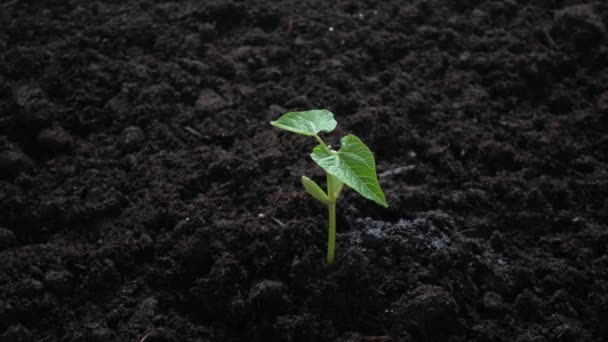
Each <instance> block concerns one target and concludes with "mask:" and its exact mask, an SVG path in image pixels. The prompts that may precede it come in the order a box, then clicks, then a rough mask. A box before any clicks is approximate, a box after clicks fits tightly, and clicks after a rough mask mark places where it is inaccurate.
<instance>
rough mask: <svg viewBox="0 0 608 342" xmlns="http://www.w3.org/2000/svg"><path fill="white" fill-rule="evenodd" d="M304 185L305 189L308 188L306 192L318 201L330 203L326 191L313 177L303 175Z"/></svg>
mask: <svg viewBox="0 0 608 342" xmlns="http://www.w3.org/2000/svg"><path fill="white" fill-rule="evenodd" d="M302 185H303V186H304V189H306V192H308V193H309V194H310V195H311V196H312V197H314V198H315V199H316V200H317V201H319V202H321V203H323V204H325V205H327V204H329V198H327V194H326V193H325V191H323V190H322V189H321V188H320V187H319V186H318V185H317V183H315V182H314V181H313V180H312V179H310V178H308V177H306V176H302Z"/></svg>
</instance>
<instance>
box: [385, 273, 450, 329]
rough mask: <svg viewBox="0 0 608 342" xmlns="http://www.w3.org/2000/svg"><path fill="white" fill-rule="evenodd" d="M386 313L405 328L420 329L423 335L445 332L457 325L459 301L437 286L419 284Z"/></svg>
mask: <svg viewBox="0 0 608 342" xmlns="http://www.w3.org/2000/svg"><path fill="white" fill-rule="evenodd" d="M389 312H390V313H391V314H392V315H395V316H396V317H394V318H395V319H396V320H398V321H400V322H403V323H404V326H403V327H401V328H404V329H406V330H420V332H421V333H422V334H424V335H425V336H436V335H444V334H447V333H448V332H449V331H450V330H451V329H452V328H454V327H455V326H456V325H457V320H456V317H457V312H458V304H456V301H455V300H454V297H452V295H451V294H450V293H449V292H448V291H446V290H445V289H443V288H442V287H439V286H433V285H421V286H419V287H418V288H416V289H415V290H414V291H413V292H412V293H411V294H406V295H403V296H402V297H401V298H400V299H399V300H398V301H397V302H395V303H393V306H392V308H391V310H389Z"/></svg>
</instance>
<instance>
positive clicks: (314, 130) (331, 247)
mask: <svg viewBox="0 0 608 342" xmlns="http://www.w3.org/2000/svg"><path fill="white" fill-rule="evenodd" d="M270 124H271V125H273V126H274V127H277V128H280V129H283V130H286V131H289V132H293V133H296V134H301V135H305V136H308V137H313V138H315V140H317V142H318V143H319V144H318V145H317V146H316V147H315V148H314V149H313V150H312V153H311V154H310V157H311V158H312V160H314V162H315V163H317V165H319V166H320V167H321V168H322V169H323V170H324V171H325V173H326V174H327V192H325V191H323V190H322V189H321V187H319V186H318V185H317V183H315V182H314V181H312V180H311V179H310V178H308V177H306V176H302V185H303V186H304V189H305V190H306V192H308V193H309V194H310V195H311V196H312V197H313V198H314V199H316V200H317V201H319V202H321V203H322V204H324V205H326V206H327V208H328V211H329V230H328V242H327V265H328V266H332V265H333V263H334V255H335V251H336V201H337V200H338V197H339V196H340V193H341V192H342V188H343V187H344V185H345V184H346V185H347V186H348V187H350V188H352V189H353V190H355V191H356V192H358V193H359V194H361V196H363V197H365V198H367V199H370V200H372V201H374V202H376V203H378V204H380V205H381V206H383V207H385V208H386V207H388V204H387V203H386V199H385V198H384V193H383V192H382V189H381V188H380V184H379V183H378V177H377V176H376V162H375V160H374V155H373V154H372V151H370V149H369V148H368V147H367V146H365V144H364V143H363V142H362V141H361V140H360V139H359V138H357V137H356V136H354V135H352V134H349V135H347V136H345V137H343V138H342V139H341V140H340V143H341V146H340V149H339V150H337V151H336V150H333V149H332V148H331V146H329V145H327V144H326V143H325V142H324V141H323V139H321V137H319V133H320V132H331V131H333V130H334V128H336V125H337V124H338V123H337V122H336V120H334V114H332V113H331V112H330V111H328V110H325V109H315V110H309V111H305V112H291V113H287V114H284V115H283V116H281V117H280V118H279V119H278V120H276V121H272V122H271V123H270Z"/></svg>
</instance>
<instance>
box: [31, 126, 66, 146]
mask: <svg viewBox="0 0 608 342" xmlns="http://www.w3.org/2000/svg"><path fill="white" fill-rule="evenodd" d="M36 141H38V144H39V145H40V147H41V148H43V149H45V150H54V151H65V150H68V149H69V148H70V147H71V146H72V144H73V142H74V138H73V137H72V136H71V135H70V133H68V132H67V131H66V130H65V129H63V127H61V126H55V127H51V128H46V129H43V130H42V131H41V132H40V133H39V134H38V137H37V138H36Z"/></svg>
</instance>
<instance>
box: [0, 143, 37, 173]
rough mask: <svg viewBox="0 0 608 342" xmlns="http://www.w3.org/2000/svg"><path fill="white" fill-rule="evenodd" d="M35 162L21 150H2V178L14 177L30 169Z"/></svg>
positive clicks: (0, 157) (0, 162) (0, 168)
mask: <svg viewBox="0 0 608 342" xmlns="http://www.w3.org/2000/svg"><path fill="white" fill-rule="evenodd" d="M33 165H34V163H33V162H32V160H31V159H30V158H29V157H28V156H26V155H25V154H24V153H23V152H20V151H10V150H4V151H0V178H7V177H14V176H16V175H18V174H20V173H22V172H25V171H27V170H28V169H30V168H31V167H32V166H33Z"/></svg>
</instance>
